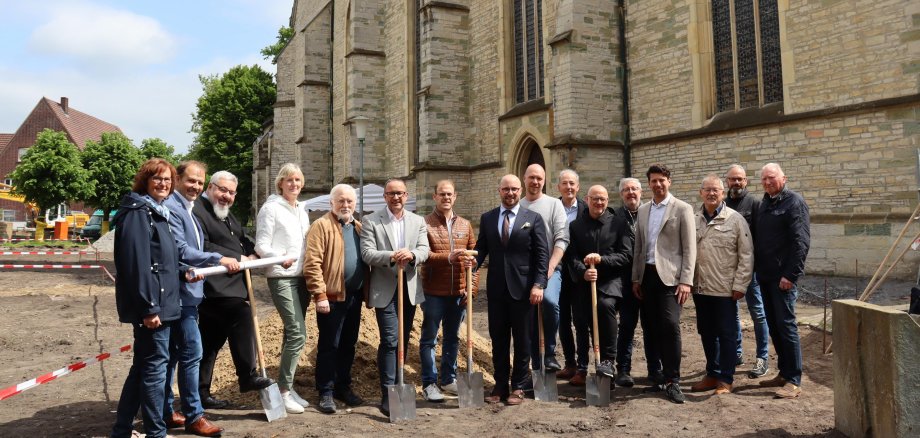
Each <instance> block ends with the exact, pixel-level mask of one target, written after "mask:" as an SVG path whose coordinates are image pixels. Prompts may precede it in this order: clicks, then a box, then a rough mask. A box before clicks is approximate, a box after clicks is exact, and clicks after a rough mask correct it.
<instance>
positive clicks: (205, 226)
mask: <svg viewBox="0 0 920 438" xmlns="http://www.w3.org/2000/svg"><path fill="white" fill-rule="evenodd" d="M236 188H237V179H236V176H234V175H233V174H232V173H230V172H227V171H220V172H215V173H214V174H213V175H211V181H210V183H209V184H208V190H207V193H206V194H205V195H204V196H202V197H201V198H199V200H198V202H196V203H195V207H194V208H193V209H192V213H194V214H195V217H196V218H198V221H199V222H200V223H201V231H202V238H203V239H204V248H205V251H211V252H216V253H219V254H220V255H222V256H225V257H231V258H234V259H237V260H239V261H241V262H243V261H247V260H254V259H257V258H259V256H258V255H256V251H255V244H254V243H253V242H252V240H250V239H249V238H248V237H247V236H246V235H245V234H243V227H242V225H241V224H240V221H239V220H238V219H237V218H236V217H235V216H234V215H233V214H231V213H230V207H232V206H233V201H234V199H235V197H236ZM204 296H205V298H204V301H202V303H201V305H200V306H199V307H198V315H199V320H198V328H199V330H200V331H201V344H202V351H203V354H202V358H201V368H200V373H199V378H198V387H199V391H200V393H201V394H211V375H212V374H213V372H214V363H215V361H216V360H217V353H218V352H219V351H220V349H221V348H223V346H224V343H226V342H227V341H228V340H229V342H230V355H231V357H232V358H233V365H234V366H235V368H236V375H237V378H238V380H239V383H240V392H246V391H253V390H256V389H261V388H259V387H257V386H254V385H253V384H252V382H254V381H255V380H256V378H259V379H261V377H259V374H258V373H257V371H256V363H257V361H256V345H255V327H254V326H253V324H252V308H251V307H250V305H249V294H248V292H247V290H246V282H245V279H244V278H243V274H242V273H236V274H227V275H214V276H211V277H208V278H206V279H205V284H204ZM269 384H270V383H269ZM266 386H267V385H266Z"/></svg>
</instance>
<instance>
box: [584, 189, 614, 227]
mask: <svg viewBox="0 0 920 438" xmlns="http://www.w3.org/2000/svg"><path fill="white" fill-rule="evenodd" d="M587 199H588V214H589V215H591V217H592V218H593V219H597V218H599V217H601V215H602V214H604V211H606V210H607V204H608V203H609V202H610V198H609V197H608V195H607V188H606V187H604V186H602V185H594V186H591V188H589V189H588V196H587Z"/></svg>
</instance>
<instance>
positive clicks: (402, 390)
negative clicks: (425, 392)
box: [387, 266, 415, 423]
mask: <svg viewBox="0 0 920 438" xmlns="http://www.w3.org/2000/svg"><path fill="white" fill-rule="evenodd" d="M396 281H397V286H396V293H398V294H399V296H398V297H397V298H396V309H397V310H396V317H397V321H398V324H399V330H398V332H397V333H398V335H399V339H398V340H397V344H396V345H397V348H396V364H397V368H396V379H397V380H396V384H395V385H387V398H388V400H389V407H390V422H391V423H395V422H397V421H399V420H414V419H415V385H407V384H405V383H404V382H403V362H404V358H405V355H404V352H405V350H406V347H405V345H403V336H404V335H403V330H404V329H403V268H402V266H400V267H399V269H398V271H397V274H396Z"/></svg>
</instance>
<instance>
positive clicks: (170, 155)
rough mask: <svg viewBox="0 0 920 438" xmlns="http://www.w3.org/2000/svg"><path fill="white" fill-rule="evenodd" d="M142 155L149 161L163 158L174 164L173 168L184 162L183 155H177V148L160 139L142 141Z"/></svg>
mask: <svg viewBox="0 0 920 438" xmlns="http://www.w3.org/2000/svg"><path fill="white" fill-rule="evenodd" d="M141 154H142V155H143V156H144V158H145V159H147V160H149V159H151V158H162V159H164V160H166V161H169V162H170V163H172V165H173V166H175V165H178V164H179V162H180V161H182V154H177V153H176V148H174V147H172V146H171V145H169V144H167V143H166V142H165V141H163V140H161V139H159V138H148V139H144V140H143V141H141Z"/></svg>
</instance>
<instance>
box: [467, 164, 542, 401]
mask: <svg viewBox="0 0 920 438" xmlns="http://www.w3.org/2000/svg"><path fill="white" fill-rule="evenodd" d="M498 193H499V195H500V196H501V200H502V205H501V206H500V207H498V208H495V209H493V210H490V211H488V212H486V213H484V214H483V215H482V217H480V220H479V239H478V240H477V241H476V250H477V251H478V252H479V255H478V256H477V257H476V263H477V265H480V266H481V265H482V263H483V262H484V261H485V259H486V257H489V275H488V279H487V282H486V292H487V297H488V301H489V308H488V311H489V336H490V337H491V338H492V365H493V366H494V368H495V387H494V388H493V389H492V393H491V394H490V395H489V396H488V397H486V401H487V402H489V403H498V402H500V401H502V400H505V402H506V403H507V404H508V405H520V404H521V403H523V402H524V390H523V388H524V383H525V382H526V381H527V380H528V373H527V364H528V363H529V362H530V350H529V348H530V347H529V346H530V334H529V333H530V321H531V318H532V315H531V312H532V311H533V306H534V305H536V304H539V303H540V302H541V301H543V289H544V288H545V287H546V280H547V276H546V267H547V263H548V262H549V248H547V239H546V226H545V225H544V224H543V219H542V218H541V217H540V215H539V214H536V213H534V212H532V211H530V210H527V209H526V208H523V207H521V206H520V205H519V203H520V200H521V180H520V179H518V177H516V176H514V175H505V176H504V177H503V178H502V180H501V183H500V185H499V189H498ZM512 338H514V365H513V367H512V366H511V364H510V363H508V357H509V347H510V345H511V340H512ZM509 378H510V390H509Z"/></svg>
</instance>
